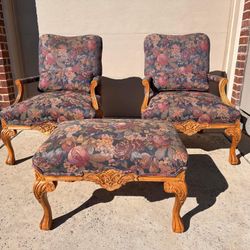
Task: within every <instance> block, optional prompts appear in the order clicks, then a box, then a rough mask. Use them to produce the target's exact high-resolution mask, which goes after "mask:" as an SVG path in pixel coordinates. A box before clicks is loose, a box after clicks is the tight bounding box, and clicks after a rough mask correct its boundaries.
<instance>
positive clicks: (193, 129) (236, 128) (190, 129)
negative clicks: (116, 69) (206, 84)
mask: <svg viewBox="0 0 250 250" xmlns="http://www.w3.org/2000/svg"><path fill="white" fill-rule="evenodd" d="M208 77H209V79H210V80H213V81H215V82H218V83H219V93H220V98H221V101H222V102H223V103H224V104H226V105H228V106H231V107H234V105H233V104H232V103H231V102H230V101H229V99H228V98H227V95H226V90H225V88H226V85H227V83H228V79H227V78H225V77H220V76H216V75H208ZM142 85H143V86H144V93H145V95H144V100H143V103H142V106H141V112H144V111H145V110H146V109H147V107H148V103H149V99H150V79H147V78H145V79H143V80H142ZM173 124H174V126H175V128H176V129H177V130H178V131H179V132H182V133H184V134H186V135H189V136H191V135H193V134H196V133H197V132H199V131H201V130H204V129H224V130H225V134H226V135H227V136H230V137H231V138H232V143H231V147H230V153H229V162H230V163H231V164H232V165H237V164H239V159H238V158H237V156H236V148H237V146H238V144H239V142H240V139H241V128H240V120H237V121H236V122H235V123H200V122H196V121H193V120H188V121H184V122H174V123H173Z"/></svg>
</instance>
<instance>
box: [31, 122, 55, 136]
mask: <svg viewBox="0 0 250 250" xmlns="http://www.w3.org/2000/svg"><path fill="white" fill-rule="evenodd" d="M56 127H57V124H56V123H54V122H46V123H43V124H40V125H34V126H31V129H32V130H38V131H40V132H41V133H43V134H51V133H52V132H53V131H54V130H55V129H56Z"/></svg>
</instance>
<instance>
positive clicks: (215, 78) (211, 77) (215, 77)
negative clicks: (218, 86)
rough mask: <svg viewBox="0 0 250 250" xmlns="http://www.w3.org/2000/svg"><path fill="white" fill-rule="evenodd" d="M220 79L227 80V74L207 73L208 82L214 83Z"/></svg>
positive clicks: (221, 72)
mask: <svg viewBox="0 0 250 250" xmlns="http://www.w3.org/2000/svg"><path fill="white" fill-rule="evenodd" d="M222 78H227V74H226V72H224V71H212V72H209V73H208V80H210V81H214V82H218V83H219V82H220V80H221V79H222Z"/></svg>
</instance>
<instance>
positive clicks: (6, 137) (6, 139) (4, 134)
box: [1, 128, 17, 165]
mask: <svg viewBox="0 0 250 250" xmlns="http://www.w3.org/2000/svg"><path fill="white" fill-rule="evenodd" d="M16 133H17V132H16V130H11V129H8V128H3V130H2V131H1V138H2V141H3V143H4V145H5V146H6V148H7V152H8V156H7V158H6V161H5V163H6V164H8V165H14V164H15V153H14V150H13V147H12V144H11V137H13V136H15V135H16Z"/></svg>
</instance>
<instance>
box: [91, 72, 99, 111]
mask: <svg viewBox="0 0 250 250" xmlns="http://www.w3.org/2000/svg"><path fill="white" fill-rule="evenodd" d="M100 81H101V76H96V77H94V78H93V80H92V81H91V84H90V96H91V101H92V106H93V108H94V109H95V110H99V105H98V101H97V99H96V95H95V88H96V87H97V85H98V84H99V82H100Z"/></svg>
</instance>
